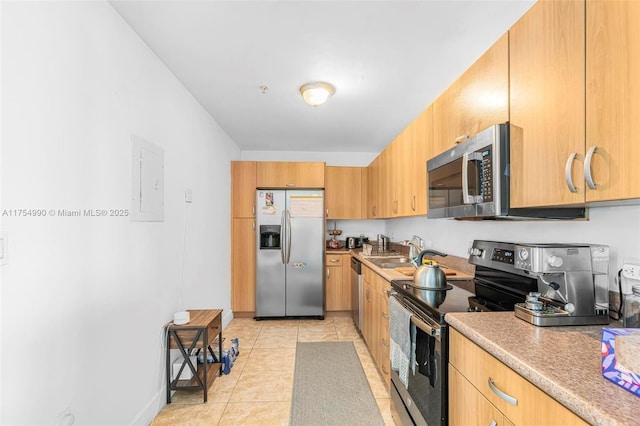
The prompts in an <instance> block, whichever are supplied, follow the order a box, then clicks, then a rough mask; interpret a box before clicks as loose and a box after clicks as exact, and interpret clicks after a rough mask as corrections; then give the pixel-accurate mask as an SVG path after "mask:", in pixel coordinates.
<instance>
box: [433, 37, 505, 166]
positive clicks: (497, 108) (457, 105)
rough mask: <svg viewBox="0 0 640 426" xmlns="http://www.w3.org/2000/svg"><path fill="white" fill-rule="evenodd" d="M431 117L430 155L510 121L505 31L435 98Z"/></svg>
mask: <svg viewBox="0 0 640 426" xmlns="http://www.w3.org/2000/svg"><path fill="white" fill-rule="evenodd" d="M433 118H434V122H433V126H434V130H433V137H434V139H433V143H434V155H433V156H435V155H437V154H439V153H441V152H443V151H445V150H447V149H449V148H451V147H453V146H454V145H455V144H456V141H461V140H465V139H466V138H468V137H469V136H472V135H474V134H476V133H478V132H479V131H481V130H484V129H486V128H487V127H489V126H491V125H493V124H498V123H504V122H507V121H509V35H508V33H506V34H504V35H503V36H502V37H500V39H498V41H497V42H496V43H495V44H494V45H493V46H492V47H491V48H489V50H487V51H486V52H485V53H484V54H483V55H482V56H481V57H480V58H479V59H478V60H477V61H476V62H475V63H474V64H473V65H471V67H469V69H468V70H467V71H465V73H464V74H462V76H460V78H458V80H456V81H455V82H454V83H453V84H452V85H451V86H450V87H449V88H448V89H447V90H445V92H444V93H443V94H442V95H440V96H439V97H438V99H436V101H435V102H434V103H433ZM465 136H466V137H465Z"/></svg>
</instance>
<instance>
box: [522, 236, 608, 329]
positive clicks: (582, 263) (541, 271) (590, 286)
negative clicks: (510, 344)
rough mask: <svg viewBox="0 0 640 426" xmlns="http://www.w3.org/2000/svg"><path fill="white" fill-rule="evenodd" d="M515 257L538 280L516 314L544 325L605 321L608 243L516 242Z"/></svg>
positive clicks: (605, 322) (523, 318)
mask: <svg viewBox="0 0 640 426" xmlns="http://www.w3.org/2000/svg"><path fill="white" fill-rule="evenodd" d="M514 260H515V262H514V267H515V269H519V270H522V271H523V272H525V273H526V274H528V275H529V276H531V277H535V278H537V280H538V291H537V292H530V293H529V294H528V295H527V297H526V301H525V302H524V303H516V304H515V306H514V310H515V314H516V317H518V318H520V319H522V320H524V321H527V322H530V323H531V324H534V325H537V326H543V327H544V326H563V325H593V324H608V323H609V280H608V270H609V247H608V246H603V245H591V244H516V245H515V259H514Z"/></svg>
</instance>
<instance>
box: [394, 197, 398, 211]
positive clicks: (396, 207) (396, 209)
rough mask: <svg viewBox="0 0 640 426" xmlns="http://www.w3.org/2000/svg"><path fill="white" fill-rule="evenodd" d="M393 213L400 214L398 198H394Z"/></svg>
mask: <svg viewBox="0 0 640 426" xmlns="http://www.w3.org/2000/svg"><path fill="white" fill-rule="evenodd" d="M393 213H395V214H398V200H393Z"/></svg>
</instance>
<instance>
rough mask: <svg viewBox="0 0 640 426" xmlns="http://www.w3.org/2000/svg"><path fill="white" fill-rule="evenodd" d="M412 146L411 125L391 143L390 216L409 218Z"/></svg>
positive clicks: (389, 172)
mask: <svg viewBox="0 0 640 426" xmlns="http://www.w3.org/2000/svg"><path fill="white" fill-rule="evenodd" d="M412 145H413V123H411V124H409V125H408V126H407V127H406V128H405V129H404V130H403V131H402V132H401V133H400V135H398V137H397V138H396V140H395V141H394V142H393V144H392V146H391V148H392V150H391V152H390V156H389V163H388V164H389V170H388V174H389V175H390V177H389V180H390V182H391V190H390V194H391V200H393V202H392V204H391V208H392V210H391V216H400V217H403V216H410V215H411V213H412V210H411V195H412V194H411V180H413V179H414V176H413V175H412V172H413V169H412V168H411V164H412V162H411V155H412Z"/></svg>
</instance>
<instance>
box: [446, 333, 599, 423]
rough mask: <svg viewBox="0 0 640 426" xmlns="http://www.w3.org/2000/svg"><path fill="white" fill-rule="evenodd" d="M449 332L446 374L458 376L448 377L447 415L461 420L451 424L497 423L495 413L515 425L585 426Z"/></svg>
mask: <svg viewBox="0 0 640 426" xmlns="http://www.w3.org/2000/svg"><path fill="white" fill-rule="evenodd" d="M450 330H451V332H450V335H449V364H450V369H449V371H450V372H451V371H453V372H454V373H459V374H460V377H458V376H457V375H455V374H452V375H451V376H450V378H449V415H450V416H452V417H453V418H457V419H462V420H463V421H461V422H460V423H456V422H450V423H451V424H464V425H467V424H471V425H473V424H478V425H480V424H484V425H486V424H490V421H489V422H485V421H484V420H486V419H487V418H488V417H487V416H491V417H493V420H495V421H496V423H497V424H500V423H498V421H499V420H498V418H499V417H500V416H499V415H498V414H497V413H496V412H498V413H501V414H502V415H503V416H504V419H505V420H507V421H509V422H513V423H514V424H516V425H563V426H565V425H587V423H586V422H585V421H584V420H582V419H581V418H580V417H578V416H577V415H576V414H574V413H573V412H572V411H570V410H569V409H567V408H566V407H564V406H563V405H562V404H560V403H559V402H557V401H556V400H554V399H553V398H551V397H550V396H549V395H547V394H546V393H545V392H543V391H541V390H540V389H538V388H537V387H536V386H534V385H533V384H532V383H531V382H529V381H527V380H526V379H524V378H523V377H522V376H520V375H519V374H518V373H516V372H515V371H513V370H512V369H510V368H509V367H507V366H506V365H504V364H503V363H502V362H500V361H499V360H497V359H496V358H494V357H493V356H492V355H490V354H489V353H488V352H486V351H485V350H484V349H482V348H481V347H479V346H478V345H476V344H475V343H473V342H472V341H471V340H469V339H467V338H466V337H465V336H463V335H462V334H460V332H458V331H457V330H455V329H453V328H451V329H450ZM469 386H471V387H472V388H473V389H475V390H476V392H477V393H478V394H475V393H474V392H473V390H472V389H470V388H469ZM487 404H489V405H490V406H491V407H490V406H487ZM476 419H478V420H477V423H476ZM480 419H482V420H480ZM464 420H467V421H468V422H465V421H464ZM507 424H508V423H507Z"/></svg>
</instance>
